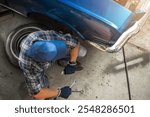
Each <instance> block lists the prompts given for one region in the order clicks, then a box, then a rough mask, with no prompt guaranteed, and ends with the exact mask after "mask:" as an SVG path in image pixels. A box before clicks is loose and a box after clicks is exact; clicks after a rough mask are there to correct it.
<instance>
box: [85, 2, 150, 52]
mask: <svg viewBox="0 0 150 117" xmlns="http://www.w3.org/2000/svg"><path fill="white" fill-rule="evenodd" d="M140 10H142V11H143V12H144V13H145V14H144V15H143V16H142V18H141V19H139V20H138V21H136V22H135V24H134V25H132V26H131V27H130V28H129V29H128V30H126V31H125V32H124V33H123V34H122V35H121V36H120V37H119V39H118V40H117V42H116V43H115V44H114V45H113V46H111V47H105V46H103V45H98V44H96V43H93V42H91V41H88V42H89V43H90V44H91V45H93V46H94V47H96V48H98V49H99V50H101V51H106V52H111V53H112V52H118V51H119V50H120V49H121V48H122V47H123V46H124V45H125V44H126V43H127V41H128V40H129V39H130V37H132V36H134V35H135V34H136V33H138V32H139V31H140V30H141V28H142V27H143V25H144V23H145V22H146V20H147V19H148V17H149V15H150V1H149V2H148V3H147V4H145V5H144V7H143V8H142V9H140Z"/></svg>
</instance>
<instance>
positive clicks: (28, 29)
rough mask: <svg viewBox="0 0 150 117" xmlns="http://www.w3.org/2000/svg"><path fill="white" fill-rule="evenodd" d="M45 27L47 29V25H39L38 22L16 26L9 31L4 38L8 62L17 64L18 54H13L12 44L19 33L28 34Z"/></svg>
mask: <svg viewBox="0 0 150 117" xmlns="http://www.w3.org/2000/svg"><path fill="white" fill-rule="evenodd" d="M47 29H48V28H47V27H45V26H43V25H40V24H25V25H22V26H19V27H17V28H16V29H14V30H13V31H12V32H10V34H9V35H8V37H7V40H6V44H5V50H6V54H7V56H8V58H9V60H10V62H11V63H12V64H13V65H15V66H18V55H16V54H15V53H16V51H14V50H13V44H16V42H18V41H19V37H20V36H21V35H24V34H26V33H29V34H30V33H32V32H35V31H40V30H47ZM16 39H17V40H16Z"/></svg>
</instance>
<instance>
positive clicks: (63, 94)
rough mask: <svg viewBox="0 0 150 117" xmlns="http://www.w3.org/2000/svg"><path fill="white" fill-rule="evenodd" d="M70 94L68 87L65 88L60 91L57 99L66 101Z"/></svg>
mask: <svg viewBox="0 0 150 117" xmlns="http://www.w3.org/2000/svg"><path fill="white" fill-rule="evenodd" d="M71 93H72V90H71V88H70V87H69V86H65V87H62V88H61V89H60V95H59V97H62V98H65V99H67V98H68V97H69V96H70V95H71Z"/></svg>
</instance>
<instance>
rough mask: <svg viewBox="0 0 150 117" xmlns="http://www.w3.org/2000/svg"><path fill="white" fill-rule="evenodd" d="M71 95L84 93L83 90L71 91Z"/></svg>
mask: <svg viewBox="0 0 150 117" xmlns="http://www.w3.org/2000/svg"><path fill="white" fill-rule="evenodd" d="M72 92H73V93H81V94H83V93H84V91H83V90H80V91H72Z"/></svg>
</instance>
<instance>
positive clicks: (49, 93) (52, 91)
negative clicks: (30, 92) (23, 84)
mask: <svg viewBox="0 0 150 117" xmlns="http://www.w3.org/2000/svg"><path fill="white" fill-rule="evenodd" d="M59 93H60V91H59V90H58V89H57V88H42V89H41V90H40V92H39V93H38V94H36V95H34V96H33V97H34V98H36V99H46V98H54V97H57V96H59Z"/></svg>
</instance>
